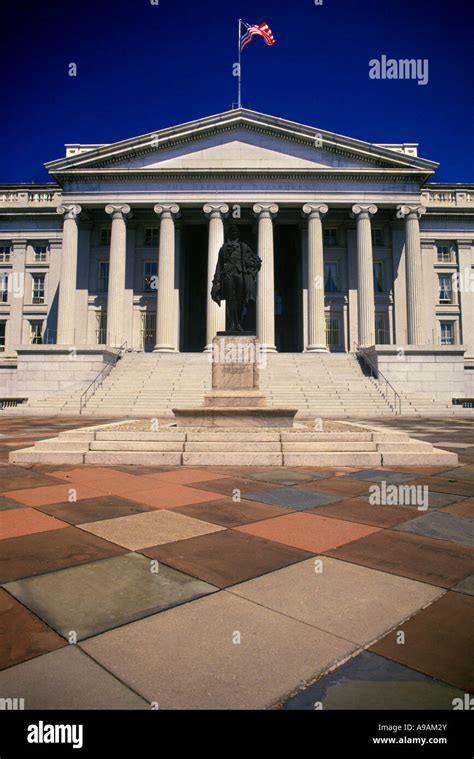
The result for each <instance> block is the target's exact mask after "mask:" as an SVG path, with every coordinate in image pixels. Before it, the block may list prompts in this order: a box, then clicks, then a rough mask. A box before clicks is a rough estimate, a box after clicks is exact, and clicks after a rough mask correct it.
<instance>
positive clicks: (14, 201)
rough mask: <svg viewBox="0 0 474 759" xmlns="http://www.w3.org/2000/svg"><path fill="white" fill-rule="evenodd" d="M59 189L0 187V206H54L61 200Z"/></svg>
mask: <svg viewBox="0 0 474 759" xmlns="http://www.w3.org/2000/svg"><path fill="white" fill-rule="evenodd" d="M61 197H62V192H61V190H59V189H58V190H45V189H41V188H38V189H37V190H36V189H17V190H15V189H12V190H2V189H0V207H2V206H22V207H25V206H30V205H33V206H54V205H57V204H58V203H59V202H60V201H61Z"/></svg>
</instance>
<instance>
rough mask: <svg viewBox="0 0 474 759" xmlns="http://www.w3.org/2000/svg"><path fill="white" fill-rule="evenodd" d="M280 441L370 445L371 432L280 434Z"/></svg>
mask: <svg viewBox="0 0 474 759" xmlns="http://www.w3.org/2000/svg"><path fill="white" fill-rule="evenodd" d="M281 439H282V441H283V442H293V443H295V442H302V441H312V442H314V443H319V442H326V441H327V442H334V441H335V442H337V441H339V442H341V443H350V442H354V443H364V442H365V443H370V442H371V441H372V433H371V432H282V433H281Z"/></svg>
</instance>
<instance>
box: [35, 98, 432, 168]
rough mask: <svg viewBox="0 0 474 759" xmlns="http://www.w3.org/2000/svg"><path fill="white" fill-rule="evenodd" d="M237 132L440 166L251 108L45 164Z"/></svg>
mask: <svg viewBox="0 0 474 759" xmlns="http://www.w3.org/2000/svg"><path fill="white" fill-rule="evenodd" d="M235 129H247V130H249V131H253V132H257V133H262V134H273V135H274V136H277V137H279V138H280V139H283V140H286V141H289V142H296V143H301V144H305V145H308V144H311V145H315V138H316V137H318V138H319V139H321V140H322V146H323V147H324V149H325V150H328V151H330V152H336V153H339V154H341V155H346V156H350V157H354V156H356V157H357V158H358V159H359V160H362V161H367V162H368V161H370V162H371V163H373V162H376V163H377V164H379V165H380V167H383V166H384V165H387V164H389V165H391V166H400V167H405V168H412V169H415V170H418V171H420V170H422V171H424V172H425V174H427V175H431V174H432V173H433V172H434V171H435V169H436V168H437V166H438V164H437V163H436V162H434V161H429V160H427V159H424V158H418V157H415V156H411V155H406V154H404V153H398V152H396V151H393V150H390V149H388V148H384V147H381V146H380V145H375V144H372V143H368V142H363V141H362V140H357V139H354V138H352V137H345V136H343V135H339V134H336V133H334V132H328V131H326V130H323V129H318V128H315V127H311V126H307V125H305V124H298V123H297V122H293V121H288V120H286V119H281V118H277V117H275V116H269V115H267V114H261V113H258V112H256V111H249V110H247V109H236V110H233V111H226V112H225V113H221V114H217V115H215V116H209V117H206V118H204V119H197V120H196V121H191V122H187V123H185V124H181V125H178V126H175V127H171V128H167V129H161V130H159V131H157V132H149V133H147V134H145V135H141V136H138V137H134V138H131V139H127V140H122V141H119V142H115V143H111V144H110V145H104V146H102V147H98V148H96V149H94V150H90V151H86V152H83V153H78V154H76V155H73V156H70V157H69V158H60V159H57V160H55V161H49V162H48V163H46V164H45V166H46V168H47V169H48V171H49V172H50V173H51V174H52V175H53V176H54V175H57V174H62V173H63V172H65V171H67V170H70V169H73V168H79V167H81V166H82V167H86V166H88V165H89V166H95V167H97V168H106V167H107V166H109V165H111V164H113V163H116V162H117V161H121V160H123V159H124V157H125V156H131V155H133V156H134V157H135V156H137V155H145V154H147V153H151V152H156V151H160V150H161V149H163V148H170V147H172V146H176V145H182V144H184V143H191V142H193V141H196V140H199V139H202V138H203V137H206V136H209V135H215V134H219V133H221V134H223V133H226V132H230V131H232V130H235Z"/></svg>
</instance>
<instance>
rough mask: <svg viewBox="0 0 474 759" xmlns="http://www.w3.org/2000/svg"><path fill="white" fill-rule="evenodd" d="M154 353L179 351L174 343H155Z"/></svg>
mask: <svg viewBox="0 0 474 759" xmlns="http://www.w3.org/2000/svg"><path fill="white" fill-rule="evenodd" d="M152 352H153V353H179V351H178V350H177V349H176V348H175V347H174V345H155V347H154V348H153V351H152Z"/></svg>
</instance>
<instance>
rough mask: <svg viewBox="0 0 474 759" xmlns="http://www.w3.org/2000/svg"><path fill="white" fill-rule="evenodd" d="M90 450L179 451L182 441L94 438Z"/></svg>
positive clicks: (181, 448)
mask: <svg viewBox="0 0 474 759" xmlns="http://www.w3.org/2000/svg"><path fill="white" fill-rule="evenodd" d="M90 450H91V451H161V452H169V451H172V452H175V453H180V452H181V451H182V450H183V443H180V442H177V441H167V442H157V441H144V440H95V441H93V442H92V443H90Z"/></svg>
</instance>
